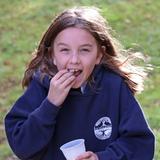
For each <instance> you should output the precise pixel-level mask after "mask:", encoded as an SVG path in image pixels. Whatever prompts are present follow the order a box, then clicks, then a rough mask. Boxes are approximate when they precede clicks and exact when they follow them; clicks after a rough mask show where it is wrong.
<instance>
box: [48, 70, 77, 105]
mask: <svg viewBox="0 0 160 160" xmlns="http://www.w3.org/2000/svg"><path fill="white" fill-rule="evenodd" d="M74 80H75V76H74V75H73V73H71V72H68V71H67V70H61V71H59V72H58V73H57V74H56V75H55V76H54V77H53V78H52V79H51V82H50V87H49V92H48V96H47V98H48V100H49V101H50V102H51V103H53V104H54V105H56V106H60V105H61V104H62V103H63V102H64V100H65V99H66V97H67V95H68V92H69V90H70V89H71V87H72V85H73V84H74Z"/></svg>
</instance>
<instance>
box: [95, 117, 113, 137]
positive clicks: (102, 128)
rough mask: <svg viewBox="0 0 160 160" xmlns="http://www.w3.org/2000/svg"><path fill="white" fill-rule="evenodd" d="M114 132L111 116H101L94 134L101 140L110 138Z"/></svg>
mask: <svg viewBox="0 0 160 160" xmlns="http://www.w3.org/2000/svg"><path fill="white" fill-rule="evenodd" d="M111 133H112V123H111V120H110V118H109V117H102V118H100V119H99V120H98V121H97V122H96V124H95V125H94V134H95V136H96V137H97V138H98V139H100V140H105V139H108V138H109V137H110V136H111Z"/></svg>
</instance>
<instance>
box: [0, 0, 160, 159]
mask: <svg viewBox="0 0 160 160" xmlns="http://www.w3.org/2000/svg"><path fill="white" fill-rule="evenodd" d="M79 5H83V6H96V7H99V8H100V9H101V11H102V15H103V16H104V17H105V18H106V19H107V20H108V22H109V24H110V25H111V26H112V28H113V30H114V34H115V36H116V37H117V38H118V39H119V40H120V41H121V43H122V44H123V45H124V46H125V48H134V49H135V50H137V51H141V52H143V53H144V54H145V55H146V57H147V58H148V59H149V60H150V64H152V67H153V70H152V71H151V72H150V73H149V79H148V80H147V81H146V85H145V86H146V87H145V91H144V92H143V93H142V94H140V95H138V96H137V98H138V100H139V101H140V103H141V105H142V108H143V110H144V113H145V115H146V118H147V120H148V123H149V124H150V126H151V128H152V129H153V132H154V134H155V136H156V152H155V159H156V160H158V159H160V107H159V106H160V87H159V79H160V44H159V42H160V11H159V9H160V1H159V0H74V1H73V0H70V1H65V0H58V1H54V0H34V1H33V0H21V1H19V0H5V1H3V0H0V8H1V9H0V160H11V155H12V151H11V150H10V148H9V146H8V144H7V141H6V137H5V133H4V125H3V119H4V116H5V114H6V113H7V111H8V110H9V109H10V108H11V106H12V105H13V103H14V102H15V100H16V99H17V98H18V97H19V96H20V95H21V94H22V92H23V89H22V87H21V80H22V77H23V73H24V71H25V67H26V65H27V62H28V61H29V60H30V59H31V54H32V52H33V51H34V50H35V49H36V47H37V45H38V42H39V40H40V39H41V36H42V34H43V33H44V31H45V30H46V29H47V27H48V25H49V24H50V22H51V21H52V18H53V17H55V16H56V15H57V14H58V13H59V12H60V11H62V10H64V9H66V8H70V7H73V6H79Z"/></svg>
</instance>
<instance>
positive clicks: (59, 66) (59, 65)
mask: <svg viewBox="0 0 160 160" xmlns="http://www.w3.org/2000/svg"><path fill="white" fill-rule="evenodd" d="M54 64H55V65H56V66H57V69H58V70H62V69H65V68H66V61H64V60H63V59H61V60H59V59H56V58H55V59H54Z"/></svg>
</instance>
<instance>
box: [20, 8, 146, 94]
mask: <svg viewBox="0 0 160 160" xmlns="http://www.w3.org/2000/svg"><path fill="white" fill-rule="evenodd" d="M68 27H79V28H82V29H85V30H87V31H88V32H90V33H91V34H92V36H93V37H94V38H95V39H96V40H97V43H98V45H99V46H100V48H101V51H102V52H103V57H102V61H101V63H102V64H103V65H104V66H105V67H107V68H109V69H111V70H113V71H114V72H116V73H117V74H119V75H120V76H122V77H123V78H124V80H125V81H126V83H127V84H128V86H129V88H130V89H131V91H132V92H133V94H134V93H136V92H140V91H142V90H143V80H144V77H145V75H146V73H145V71H144V69H143V68H140V67H138V66H135V65H133V64H134V63H133V62H134V60H135V57H136V58H137V57H138V58H140V57H139V56H136V54H135V53H134V52H131V51H130V50H125V49H123V47H122V46H121V45H120V43H119V42H118V41H117V40H116V39H115V38H114V37H113V36H112V34H111V31H112V30H111V28H110V26H109V25H108V23H107V21H106V20H105V19H104V18H103V17H102V16H101V15H100V13H99V11H98V9H97V8H95V7H76V8H72V9H68V10H65V11H63V12H62V13H61V14H60V15H59V16H57V17H56V18H55V19H54V20H53V22H52V23H51V25H50V26H49V28H48V29H47V31H46V32H45V33H44V35H43V37H42V39H41V41H40V43H39V46H38V49H37V50H36V51H35V54H34V57H33V59H32V60H31V62H30V63H29V65H28V68H27V69H26V71H25V74H24V78H23V81H22V86H23V87H24V86H28V84H29V83H30V81H31V79H32V76H33V74H34V72H35V70H37V69H38V70H40V71H41V72H42V73H43V74H47V75H49V76H51V77H52V76H54V75H55V73H56V72H57V68H56V66H55V65H54V64H53V56H52V54H53V53H52V45H53V42H54V39H55V38H56V36H57V35H58V33H60V32H61V31H62V30H64V29H66V28H68Z"/></svg>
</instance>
